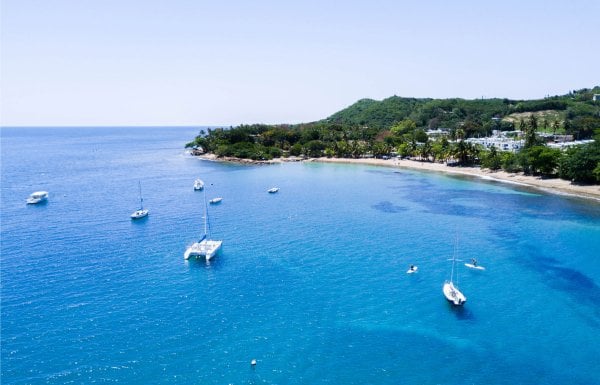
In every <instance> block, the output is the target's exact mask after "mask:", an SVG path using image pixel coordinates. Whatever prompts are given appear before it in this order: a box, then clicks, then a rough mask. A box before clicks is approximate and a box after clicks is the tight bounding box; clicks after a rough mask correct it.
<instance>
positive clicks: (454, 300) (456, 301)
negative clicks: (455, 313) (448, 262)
mask: <svg viewBox="0 0 600 385" xmlns="http://www.w3.org/2000/svg"><path fill="white" fill-rule="evenodd" d="M457 243H458V240H457V241H456V243H455V244H454V253H453V254H452V271H451V273H450V280H449V281H446V282H444V286H442V291H443V293H444V296H445V297H446V299H447V300H448V301H449V302H450V303H451V304H453V305H454V306H462V305H464V303H465V302H467V297H465V295H464V294H463V293H462V292H461V291H460V290H459V289H458V284H457V285H455V284H454V281H453V280H454V267H455V264H456V249H457V247H458V246H457Z"/></svg>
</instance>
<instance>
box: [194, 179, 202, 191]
mask: <svg viewBox="0 0 600 385" xmlns="http://www.w3.org/2000/svg"><path fill="white" fill-rule="evenodd" d="M194 190H195V191H202V190H204V182H203V181H202V179H196V180H195V181H194Z"/></svg>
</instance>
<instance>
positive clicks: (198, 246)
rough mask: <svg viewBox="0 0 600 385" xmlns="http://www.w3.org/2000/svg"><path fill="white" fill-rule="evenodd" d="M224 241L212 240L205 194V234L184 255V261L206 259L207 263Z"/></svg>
mask: <svg viewBox="0 0 600 385" xmlns="http://www.w3.org/2000/svg"><path fill="white" fill-rule="evenodd" d="M222 244H223V241H217V240H213V239H210V222H209V220H208V205H207V204H206V192H205V193H204V234H203V235H202V238H200V240H199V241H198V242H194V243H193V244H192V245H191V246H189V247H188V248H187V249H186V250H185V253H184V254H183V258H184V259H186V260H187V259H190V258H191V257H204V258H206V260H207V261H210V260H211V259H212V257H214V256H215V255H216V254H217V253H218V252H219V250H220V249H221V245H222Z"/></svg>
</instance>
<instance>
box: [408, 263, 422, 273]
mask: <svg viewBox="0 0 600 385" xmlns="http://www.w3.org/2000/svg"><path fill="white" fill-rule="evenodd" d="M417 270H419V268H418V267H417V266H414V265H410V267H409V268H408V270H406V274H412V273H416V272H417Z"/></svg>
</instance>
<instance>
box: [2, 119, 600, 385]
mask: <svg viewBox="0 0 600 385" xmlns="http://www.w3.org/2000/svg"><path fill="white" fill-rule="evenodd" d="M196 132H197V130H196V129H191V128H147V129H143V128H135V129H131V128H127V129H125V128H94V129H92V128H86V129H75V128H44V129H39V128H38V129H34V128H30V129H11V128H3V129H2V143H1V145H2V187H1V193H2V196H1V202H2V211H1V218H0V219H1V226H2V243H1V251H2V265H1V278H2V293H1V294H2V308H1V312H2V313H1V315H2V335H1V338H2V369H1V370H2V383H3V384H64V383H113V382H118V383H126V384H131V383H140V384H145V383H180V384H194V383H196V384H263V383H264V384H331V383H340V384H367V383H371V384H375V383H376V384H399V383H402V384H517V383H518V384H594V383H598V378H599V376H600V373H599V370H598V367H599V366H598V364H599V361H598V357H600V333H599V332H600V263H599V258H600V253H599V252H598V250H600V205H598V204H594V203H590V202H585V201H581V200H577V199H569V198H564V197H558V196H552V195H546V194H542V193H539V192H535V191H528V190H523V189H515V188H514V187H510V186H504V185H499V184H494V183H490V182H479V181H472V180H466V179H457V178H454V177H449V176H444V175H439V174H426V173H419V172H413V171H406V170H394V169H387V168H374V167H366V166H351V165H330V164H316V163H305V164H300V163H294V164H282V165H272V166H240V165H233V164H220V163H214V162H207V161H200V160H198V159H194V158H191V157H189V156H187V155H185V153H184V151H183V149H182V146H183V144H184V143H185V142H186V141H189V140H190V139H191V138H193V136H194V135H195V134H196ZM197 177H201V178H202V179H203V180H204V181H205V182H206V184H207V196H208V197H209V198H210V197H214V196H222V197H223V198H224V199H223V202H222V203H221V204H220V205H218V206H214V207H211V208H210V209H211V211H210V213H211V222H212V227H213V235H215V236H216V237H218V238H220V239H223V240H224V246H223V250H222V253H221V255H219V256H218V257H217V258H216V259H215V260H214V261H212V262H211V263H210V264H206V263H204V262H201V261H189V262H185V261H184V260H183V252H184V250H185V247H186V245H187V244H189V243H191V242H192V241H194V239H196V238H197V237H198V235H199V233H200V232H201V226H202V207H201V201H202V194H200V193H197V192H194V191H193V189H192V184H193V181H194V179H195V178H197ZM138 180H140V181H141V183H142V188H143V195H144V202H145V205H146V206H147V208H149V209H150V216H149V217H148V218H147V219H146V220H143V221H140V222H132V221H131V220H130V219H129V214H130V213H131V212H132V211H134V210H135V209H136V208H137V204H138V201H137V199H138V197H137V195H138V185H137V182H138ZM272 186H278V187H280V188H281V190H280V192H279V193H277V194H268V193H267V192H266V190H267V189H268V188H269V187H272ZM40 189H46V190H48V191H50V201H49V202H48V203H47V204H46V205H41V206H26V205H25V198H26V197H27V196H28V194H29V193H31V192H32V191H35V190H40ZM457 234H458V238H459V243H458V246H459V247H458V249H459V255H460V258H462V259H463V260H466V259H469V258H472V257H476V258H478V260H479V262H480V264H481V265H484V266H485V267H486V271H472V270H468V269H466V268H464V267H463V268H461V266H460V265H459V269H458V279H459V286H460V287H461V289H462V290H463V291H464V292H465V294H466V296H467V297H468V301H467V303H466V305H465V307H464V308H462V309H453V308H451V307H450V306H449V305H448V304H447V303H446V301H445V299H444V298H443V296H442V292H441V287H442V284H443V282H444V280H445V279H447V278H448V277H449V274H450V262H448V260H447V259H448V258H449V257H451V255H452V251H453V245H454V239H455V238H456V235H457ZM411 263H414V264H416V265H418V266H419V271H418V273H416V274H413V275H407V274H406V273H405V272H406V269H407V268H408V265H409V264H411ZM253 358H255V359H257V360H258V364H257V366H256V368H255V369H251V367H250V364H249V363H250V360H251V359H253Z"/></svg>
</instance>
